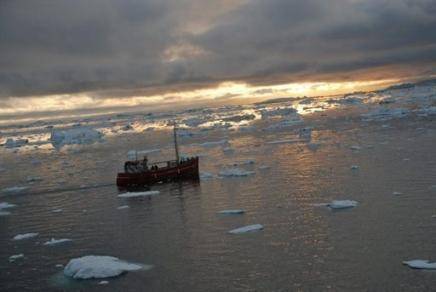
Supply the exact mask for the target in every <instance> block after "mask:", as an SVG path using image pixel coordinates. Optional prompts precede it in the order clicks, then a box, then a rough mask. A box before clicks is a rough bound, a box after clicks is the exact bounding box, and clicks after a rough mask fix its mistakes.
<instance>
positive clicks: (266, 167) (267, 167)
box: [259, 165, 271, 170]
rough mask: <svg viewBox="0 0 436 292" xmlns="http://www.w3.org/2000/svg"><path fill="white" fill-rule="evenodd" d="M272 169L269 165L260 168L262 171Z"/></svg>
mask: <svg viewBox="0 0 436 292" xmlns="http://www.w3.org/2000/svg"><path fill="white" fill-rule="evenodd" d="M270 168H271V166H269V165H261V166H259V169H260V170H264V169H270Z"/></svg>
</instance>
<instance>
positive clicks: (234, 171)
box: [219, 167, 254, 177]
mask: <svg viewBox="0 0 436 292" xmlns="http://www.w3.org/2000/svg"><path fill="white" fill-rule="evenodd" d="M252 174H254V171H247V170H244V169H240V168H236V167H235V168H226V169H223V170H221V171H220V172H219V175H220V176H224V177H232V176H234V177H238V176H249V175H252Z"/></svg>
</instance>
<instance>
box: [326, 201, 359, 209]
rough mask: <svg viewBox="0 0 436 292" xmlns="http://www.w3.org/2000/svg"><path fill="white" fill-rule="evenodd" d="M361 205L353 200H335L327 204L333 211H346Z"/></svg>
mask: <svg viewBox="0 0 436 292" xmlns="http://www.w3.org/2000/svg"><path fill="white" fill-rule="evenodd" d="M358 204H359V203H358V202H357V201H353V200H333V201H331V202H330V203H328V204H327V207H329V208H331V209H346V208H353V207H356V206H357V205H358Z"/></svg>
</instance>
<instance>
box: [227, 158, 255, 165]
mask: <svg viewBox="0 0 436 292" xmlns="http://www.w3.org/2000/svg"><path fill="white" fill-rule="evenodd" d="M255 163H256V160H254V159H247V160H242V161H237V162H235V163H233V164H232V165H233V166H237V165H250V164H255Z"/></svg>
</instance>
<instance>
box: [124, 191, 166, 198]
mask: <svg viewBox="0 0 436 292" xmlns="http://www.w3.org/2000/svg"><path fill="white" fill-rule="evenodd" d="M158 194H160V192H159V191H147V192H127V193H123V194H119V195H118V197H119V198H134V197H149V196H154V195H158Z"/></svg>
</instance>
